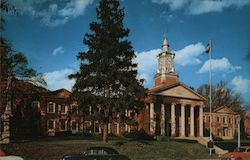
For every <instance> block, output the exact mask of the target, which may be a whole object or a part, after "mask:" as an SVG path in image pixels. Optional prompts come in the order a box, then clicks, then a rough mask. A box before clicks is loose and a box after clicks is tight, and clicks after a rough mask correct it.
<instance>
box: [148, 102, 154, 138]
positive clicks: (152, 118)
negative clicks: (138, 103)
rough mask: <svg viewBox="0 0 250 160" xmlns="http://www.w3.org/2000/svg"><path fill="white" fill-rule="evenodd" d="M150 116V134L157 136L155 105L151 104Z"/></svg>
mask: <svg viewBox="0 0 250 160" xmlns="http://www.w3.org/2000/svg"><path fill="white" fill-rule="evenodd" d="M149 114H150V134H155V117H154V114H155V112H154V103H150V107H149Z"/></svg>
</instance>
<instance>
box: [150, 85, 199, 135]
mask: <svg viewBox="0 0 250 160" xmlns="http://www.w3.org/2000/svg"><path fill="white" fill-rule="evenodd" d="M176 87H177V88H179V89H178V91H181V90H186V92H187V93H188V94H186V96H183V95H181V94H179V95H176V96H173V95H171V96H170V95H168V93H167V92H166V91H167V90H171V91H169V92H171V93H172V92H173V88H176ZM164 91H165V93H164V92H162V91H161V92H157V91H154V92H153V93H151V96H152V98H151V101H149V103H147V105H148V106H149V113H150V124H149V126H150V134H151V135H161V136H168V137H197V136H203V107H204V99H203V97H199V95H196V94H195V92H194V91H191V90H190V89H188V88H186V86H185V85H184V84H182V83H177V84H175V85H171V86H169V87H168V88H166V89H165V90H164ZM181 93H183V91H182V92H181Z"/></svg>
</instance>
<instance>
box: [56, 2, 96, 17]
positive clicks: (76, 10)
mask: <svg viewBox="0 0 250 160" xmlns="http://www.w3.org/2000/svg"><path fill="white" fill-rule="evenodd" d="M92 3H93V0H74V1H70V2H68V3H67V4H66V5H65V7H64V8H63V9H61V10H60V11H59V15H61V16H70V17H71V16H72V17H77V16H79V15H81V14H82V13H83V12H84V10H85V8H86V7H87V6H88V5H89V4H92Z"/></svg>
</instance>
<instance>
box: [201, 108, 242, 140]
mask: <svg viewBox="0 0 250 160" xmlns="http://www.w3.org/2000/svg"><path fill="white" fill-rule="evenodd" d="M211 115H212V134H213V136H214V138H216V137H219V138H222V139H233V138H234V135H235V134H236V133H237V132H238V123H239V122H238V120H237V114H236V112H234V111H233V110H232V109H230V108H228V107H226V106H222V107H219V108H216V109H213V111H212V113H211ZM209 123H210V112H209V108H206V110H205V112H204V128H205V129H206V130H207V131H209V126H210V124H209ZM208 133H209V132H208Z"/></svg>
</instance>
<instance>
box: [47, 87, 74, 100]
mask: <svg viewBox="0 0 250 160" xmlns="http://www.w3.org/2000/svg"><path fill="white" fill-rule="evenodd" d="M50 95H51V96H54V97H57V98H69V96H70V95H71V92H70V91H68V90H67V89H64V88H62V89H58V90H55V91H52V92H50Z"/></svg>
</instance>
